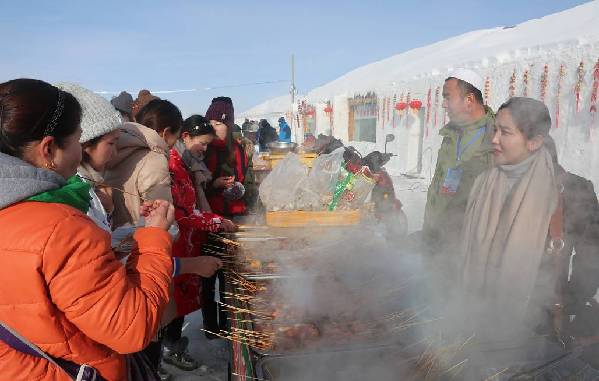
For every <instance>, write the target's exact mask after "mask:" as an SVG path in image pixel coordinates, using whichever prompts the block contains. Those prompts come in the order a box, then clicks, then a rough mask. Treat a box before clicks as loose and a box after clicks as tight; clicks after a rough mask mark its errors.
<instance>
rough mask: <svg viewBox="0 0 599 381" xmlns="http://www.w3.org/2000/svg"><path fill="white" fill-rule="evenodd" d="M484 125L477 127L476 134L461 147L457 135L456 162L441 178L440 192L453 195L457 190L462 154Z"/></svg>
mask: <svg viewBox="0 0 599 381" xmlns="http://www.w3.org/2000/svg"><path fill="white" fill-rule="evenodd" d="M484 128H485V127H484V126H483V127H481V128H479V129H478V131H477V132H476V134H475V135H474V136H473V137H472V138H471V139H470V140H469V141H468V143H466V145H464V146H463V147H462V136H461V135H460V136H458V140H457V144H456V163H455V166H454V167H453V168H448V169H447V174H446V176H445V179H444V180H443V185H442V186H441V193H442V194H444V195H448V196H453V195H455V194H456V193H457V192H458V187H459V186H460V181H461V180H462V173H463V169H462V168H461V167H460V163H461V161H462V154H463V153H464V151H466V149H468V147H470V146H471V145H472V144H473V143H474V142H476V141H477V140H478V139H479V138H480V136H481V135H482V133H483V131H484Z"/></svg>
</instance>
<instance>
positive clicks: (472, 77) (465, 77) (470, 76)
mask: <svg viewBox="0 0 599 381" xmlns="http://www.w3.org/2000/svg"><path fill="white" fill-rule="evenodd" d="M448 78H457V79H461V80H462V81H464V82H468V83H469V84H471V85H472V86H474V87H476V88H477V89H478V90H479V91H480V92H482V91H483V87H484V84H483V79H482V77H481V76H480V75H479V74H478V73H477V72H475V71H474V70H470V69H463V68H461V69H455V70H454V71H453V72H451V73H450V74H449V76H448Z"/></svg>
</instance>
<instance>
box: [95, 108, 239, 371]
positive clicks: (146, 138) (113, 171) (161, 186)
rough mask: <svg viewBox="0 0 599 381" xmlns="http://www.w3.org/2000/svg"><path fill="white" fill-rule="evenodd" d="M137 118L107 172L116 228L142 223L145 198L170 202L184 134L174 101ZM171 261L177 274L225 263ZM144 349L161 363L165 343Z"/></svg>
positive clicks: (169, 314)
mask: <svg viewBox="0 0 599 381" xmlns="http://www.w3.org/2000/svg"><path fill="white" fill-rule="evenodd" d="M150 110H151V111H150ZM137 120H138V121H139V122H140V123H143V124H140V123H132V122H128V123H124V124H123V125H122V127H121V134H120V136H119V140H118V142H117V150H118V154H117V155H116V157H114V159H113V160H112V161H111V162H110V163H109V164H108V170H107V172H106V174H105V181H106V183H107V184H108V185H110V186H112V187H114V189H115V190H116V191H115V192H113V199H114V213H113V220H112V221H113V227H119V226H122V225H125V224H130V225H132V226H133V227H136V226H138V225H142V224H143V221H140V216H139V213H137V211H136V208H139V207H138V205H139V204H140V202H142V200H143V199H149V200H154V199H164V200H168V201H169V202H172V195H171V174H170V172H169V168H168V155H169V151H170V148H171V147H172V146H173V145H174V144H175V142H176V141H177V139H178V138H179V135H180V133H181V127H182V124H183V118H182V117H181V113H180V111H179V109H178V108H177V107H176V106H175V105H173V104H172V103H170V102H168V101H166V100H161V99H155V100H152V101H151V102H150V103H148V104H147V105H146V106H145V107H144V108H143V109H142V110H141V111H140V112H139V113H138V116H137ZM117 189H120V190H122V191H118V190H117ZM223 222H224V224H223V225H222V226H223V228H224V227H226V226H229V225H232V226H234V225H233V224H232V223H231V222H230V221H229V220H223ZM173 261H175V262H176V264H175V266H174V267H175V268H177V270H176V274H198V275H200V276H202V277H210V276H212V275H213V274H214V273H215V272H216V270H217V269H218V268H220V266H221V261H220V260H219V259H217V258H215V257H209V256H200V257H190V258H177V259H173ZM174 275H175V274H174ZM172 291H173V290H172V289H171V300H170V303H169V306H168V307H167V310H166V311H165V313H164V315H163V317H162V325H163V326H164V325H166V324H168V323H170V321H171V320H172V319H174V318H175V317H176V307H175V304H174V298H173V297H172ZM145 352H146V354H147V355H148V357H149V358H150V360H151V361H152V363H153V364H155V365H156V366H157V367H158V364H159V363H160V353H161V343H160V342H154V343H152V344H151V345H150V346H149V347H148V348H147V349H146V350H145ZM158 370H159V373H161V377H164V378H166V375H164V372H163V371H162V369H158Z"/></svg>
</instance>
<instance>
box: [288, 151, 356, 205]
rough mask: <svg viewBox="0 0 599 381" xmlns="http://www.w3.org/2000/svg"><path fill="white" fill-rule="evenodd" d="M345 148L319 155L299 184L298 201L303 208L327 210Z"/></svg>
mask: <svg viewBox="0 0 599 381" xmlns="http://www.w3.org/2000/svg"><path fill="white" fill-rule="evenodd" d="M343 152H344V150H343V148H340V149H337V150H336V151H334V152H333V153H330V154H327V155H320V156H318V157H317V158H316V159H315V160H314V161H313V163H312V170H311V171H310V174H309V175H308V177H307V178H306V179H305V180H304V181H302V182H301V183H300V184H299V186H298V192H297V195H296V196H297V197H296V201H297V204H298V206H300V207H301V209H303V210H325V209H326V208H327V205H328V203H329V202H330V201H331V198H332V194H333V191H334V190H335V185H336V184H337V178H338V177H339V171H340V170H341V166H342V164H343Z"/></svg>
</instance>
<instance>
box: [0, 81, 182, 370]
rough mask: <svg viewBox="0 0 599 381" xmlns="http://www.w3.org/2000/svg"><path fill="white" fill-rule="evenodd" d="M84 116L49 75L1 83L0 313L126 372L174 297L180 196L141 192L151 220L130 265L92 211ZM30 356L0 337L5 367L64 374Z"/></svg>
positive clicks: (50, 342) (41, 339)
mask: <svg viewBox="0 0 599 381" xmlns="http://www.w3.org/2000/svg"><path fill="white" fill-rule="evenodd" d="M80 119H81V107H80V105H79V104H78V102H77V101H76V99H75V98H74V97H73V96H72V95H71V94H69V93H66V92H64V91H62V90H59V89H58V88H56V87H54V86H52V85H50V84H47V83H45V82H42V81H37V80H30V79H19V80H13V81H9V82H6V83H3V84H0V230H1V231H2V233H3V234H2V237H0V277H1V279H2V280H3V282H2V288H0V305H1V306H2V308H0V321H2V323H3V324H4V325H6V326H8V327H10V328H11V329H12V330H14V331H16V332H17V333H18V334H20V335H21V336H22V337H24V338H25V339H27V340H28V341H29V342H31V343H33V344H35V345H36V346H37V347H39V348H40V349H41V350H42V351H44V352H45V353H47V354H48V355H50V356H52V357H54V358H58V359H63V360H67V361H70V362H72V363H75V364H88V365H90V366H92V367H94V368H95V369H96V370H97V371H98V372H99V373H100V375H101V376H102V377H103V378H104V379H106V380H108V381H124V380H127V364H126V359H125V356H124V354H126V353H132V352H136V351H139V350H140V349H142V348H144V347H145V346H146V345H147V344H148V343H149V341H150V340H151V339H152V337H153V336H154V335H155V333H156V329H157V327H158V325H159V322H160V317H161V314H162V311H163V309H164V307H165V305H166V303H167V301H168V285H169V283H170V281H171V274H172V262H171V258H170V255H171V246H172V242H171V238H170V236H169V235H168V233H167V231H166V230H167V229H168V227H169V226H170V225H171V223H172V221H173V219H174V208H173V207H172V205H171V204H170V203H168V202H165V201H153V202H145V203H144V204H142V206H141V211H140V212H141V214H142V215H144V217H145V219H146V227H144V228H140V229H138V230H137V232H136V233H135V235H134V239H135V241H136V249H135V250H134V252H133V253H132V254H131V256H130V257H129V259H128V262H127V266H126V268H125V267H123V266H122V264H121V263H120V262H119V261H118V260H117V259H116V257H115V255H114V253H113V251H112V249H111V242H110V236H109V234H108V233H107V232H105V231H104V230H102V229H101V228H99V227H98V226H97V225H96V224H95V223H94V222H93V221H92V220H91V219H90V218H89V217H87V216H86V215H85V213H86V211H87V209H88V208H89V186H88V185H87V184H85V183H84V182H82V181H81V180H79V179H78V178H77V177H76V176H75V173H76V171H77V166H78V165H79V163H80V161H81V145H80V144H79V138H80V135H81V129H80V126H79V123H80ZM29 357H31V356H29ZM26 358H28V356H27V355H24V354H22V353H21V352H19V351H17V350H14V349H12V348H10V347H9V346H8V345H7V344H6V343H4V342H0V374H1V375H2V378H3V379H10V380H19V379H27V380H61V379H68V378H67V377H66V375H65V374H63V373H62V371H61V370H60V369H58V368H56V367H55V366H54V365H53V364H50V363H48V362H47V361H46V360H45V359H38V358H28V360H29V361H26V362H24V361H22V360H24V359H26Z"/></svg>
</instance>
